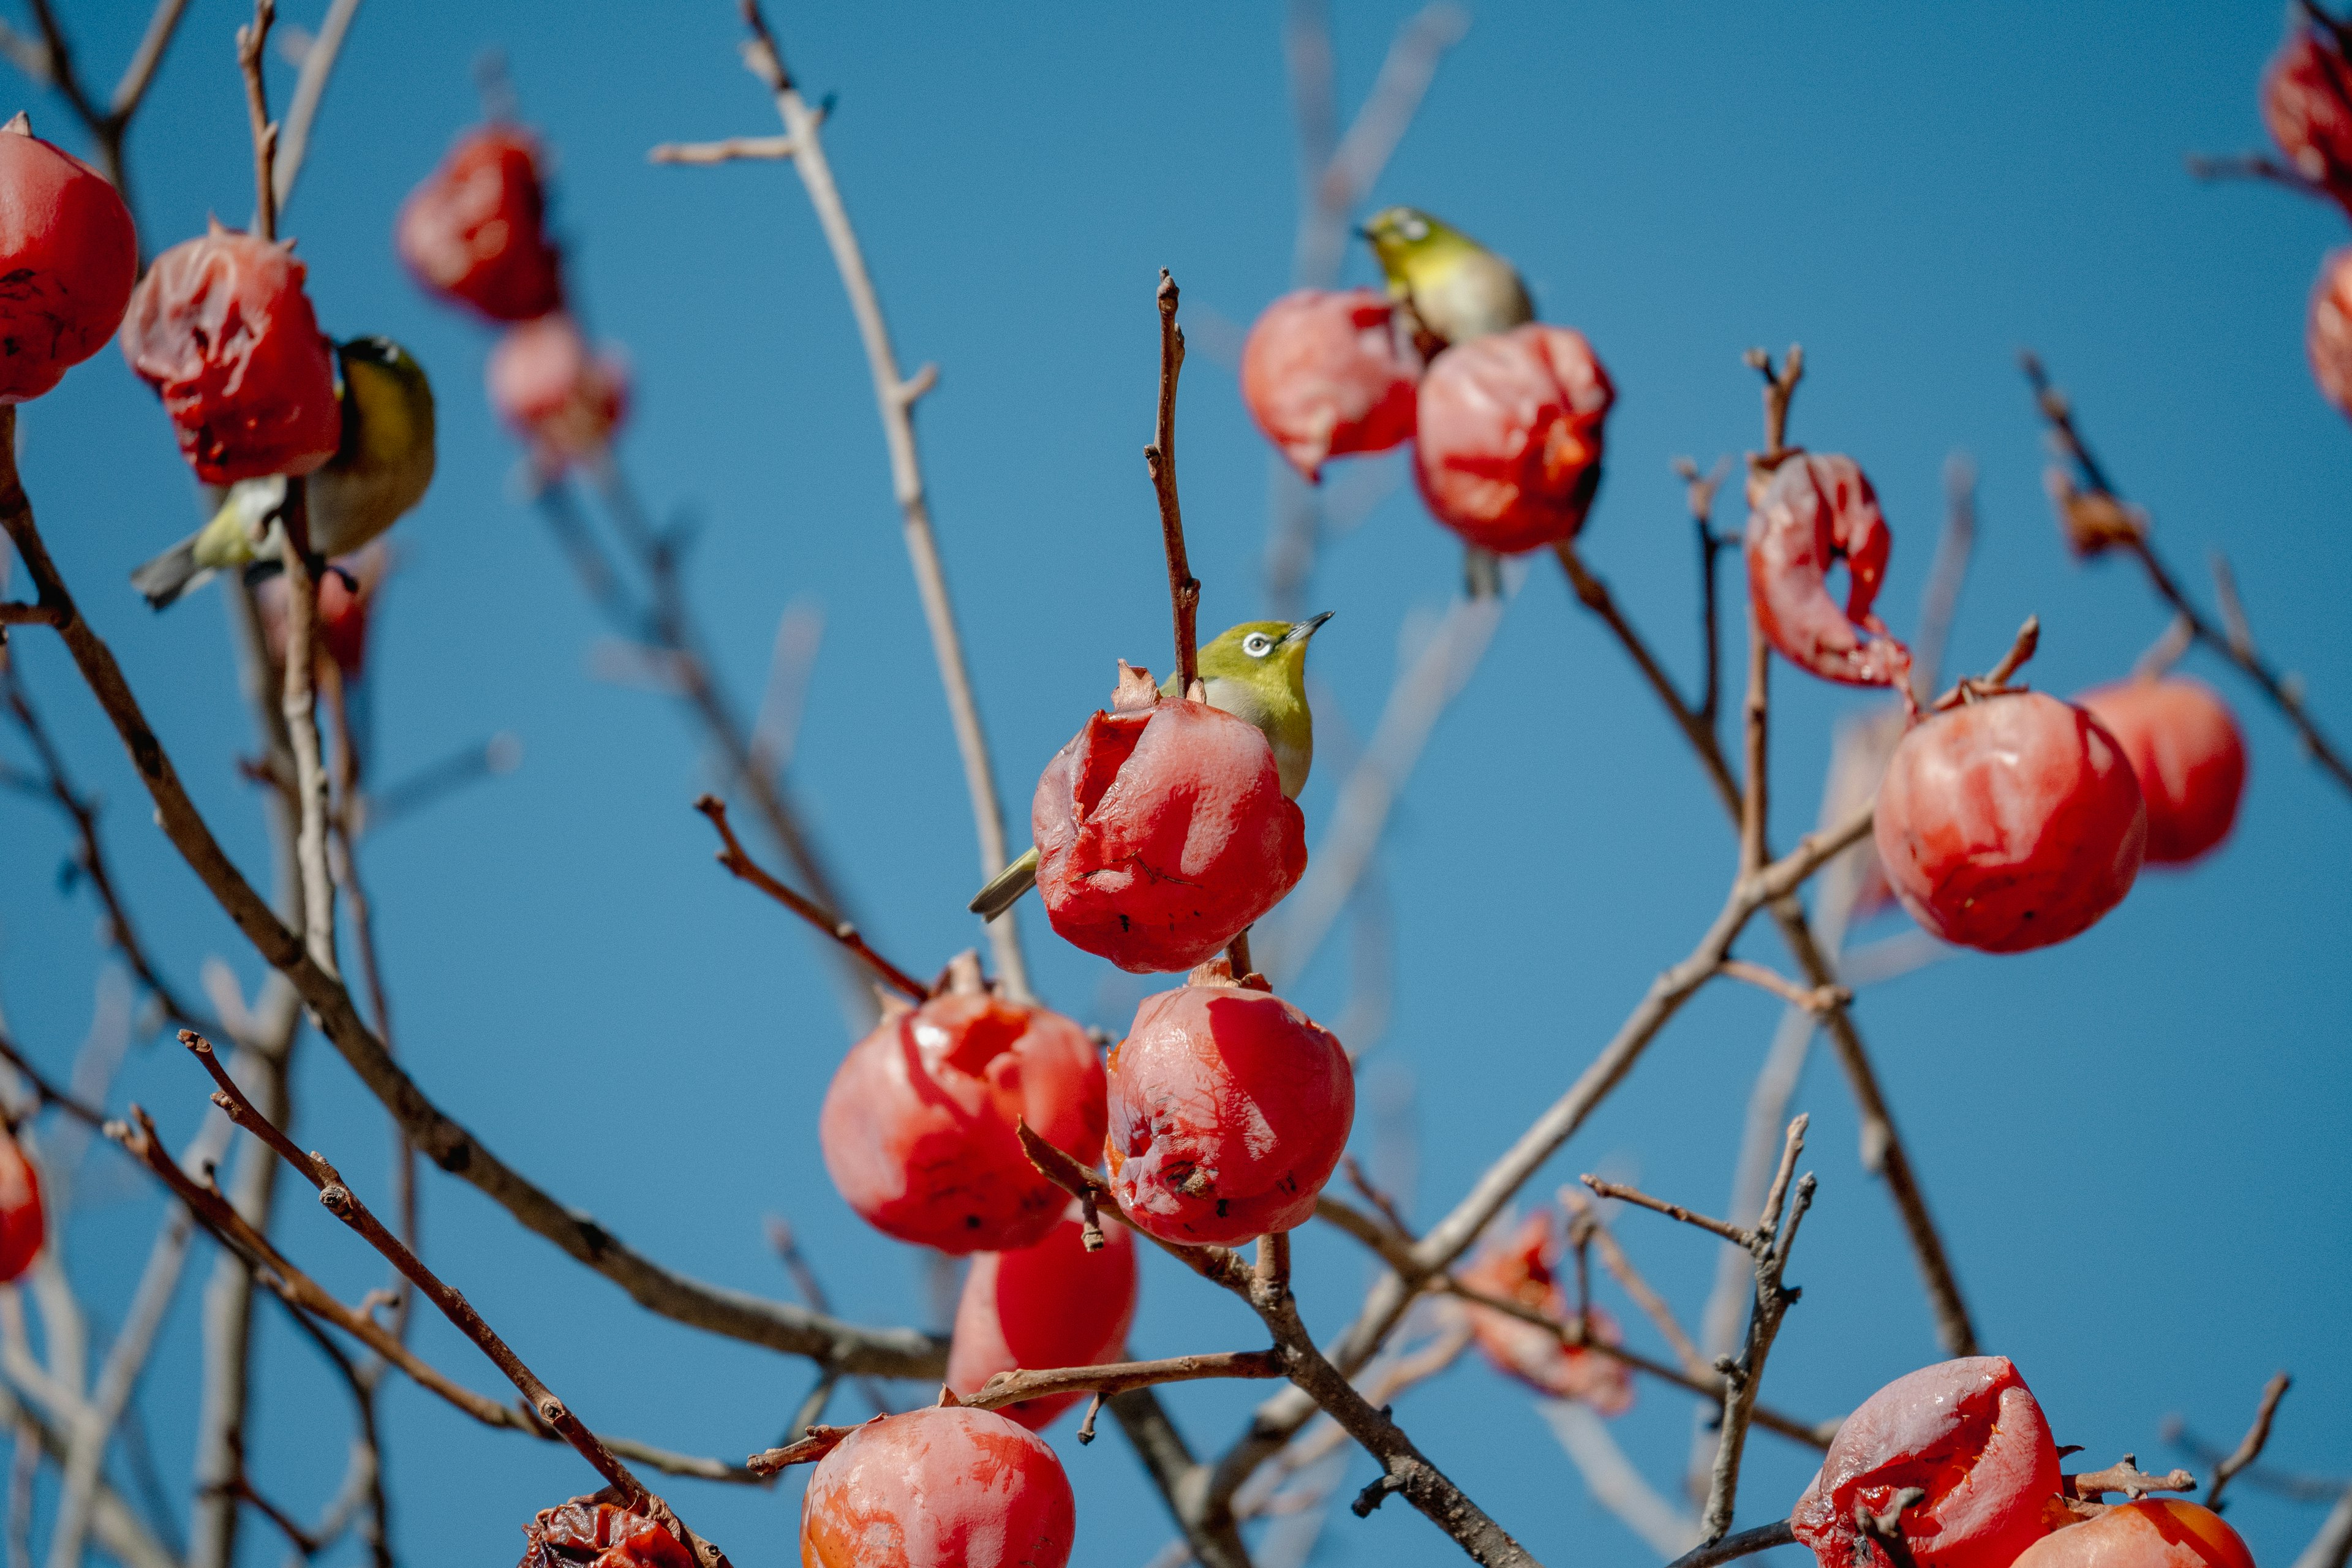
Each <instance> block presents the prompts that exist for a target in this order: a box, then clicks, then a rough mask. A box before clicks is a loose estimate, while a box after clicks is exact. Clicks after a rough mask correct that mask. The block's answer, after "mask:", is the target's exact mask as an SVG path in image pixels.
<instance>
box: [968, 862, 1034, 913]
mask: <svg viewBox="0 0 2352 1568" xmlns="http://www.w3.org/2000/svg"><path fill="white" fill-rule="evenodd" d="M1036 885H1037V851H1036V850H1034V849H1031V850H1030V851H1028V852H1027V853H1026V854H1024V855H1023V856H1022V857H1021V858H1020V859H1018V860H1015V861H1014V862H1013V864H1012V865H1010V866H1007V867H1006V868H1004V869H1003V870H1002V871H999V872H998V873H997V874H996V875H995V876H993V877H991V878H990V879H988V886H986V887H984V888H982V889H981V890H980V891H979V892H977V893H974V894H973V895H972V896H971V912H972V913H973V914H976V915H978V916H979V917H980V918H981V919H982V920H984V921H992V920H994V919H995V918H996V917H997V916H999V915H1001V914H1003V912H1004V911H1005V910H1009V909H1011V908H1012V907H1013V905H1014V904H1016V903H1018V902H1020V901H1021V895H1022V894H1024V893H1025V892H1027V891H1028V890H1029V889H1032V888H1034V887H1035V886H1036Z"/></svg>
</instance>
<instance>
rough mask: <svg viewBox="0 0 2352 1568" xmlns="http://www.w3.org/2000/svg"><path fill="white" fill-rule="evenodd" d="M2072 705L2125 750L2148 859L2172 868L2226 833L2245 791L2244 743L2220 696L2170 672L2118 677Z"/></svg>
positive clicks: (2228, 709) (2236, 724)
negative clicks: (2143, 813) (2142, 814)
mask: <svg viewBox="0 0 2352 1568" xmlns="http://www.w3.org/2000/svg"><path fill="white" fill-rule="evenodd" d="M2075 701H2076V702H2077V703H2078V704H2080V705H2081V706H2082V707H2083V708H2084V709H2086V710H2088V711H2089V712H2090V715H2091V717H2093V718H2094V719H2096V720H2097V721H2099V723H2100V724H2101V725H2102V726H2103V727H2105V730H2106V731H2107V733H2108V734H2110V735H2112V736H2114V737H2115V739H2116V744H2117V745H2118V746H2121V747H2122V748H2123V750H2124V756H2125V758H2126V760H2127V761H2128V762H2129V763H2131V765H2132V773H2133V775H2134V776H2135V777H2137V779H2138V780H2139V793H2140V798H2141V800H2143V801H2144V802H2146V803H2147V858H2148V860H2149V862H2150V863H2151V864H2153V865H2164V866H2177V865H2180V864H2182V863H2184V862H2187V861H2190V860H2194V859H2196V858H2198V857H2199V856H2200V855H2203V854H2204V853H2205V852H2206V851H2208V850H2210V849H2211V848H2213V847H2215V846H2216V845H2218V844H2220V843H2221V840H2222V839H2224V838H2227V837H2229V836H2230V826H2231V824H2232V823H2234V822H2236V821H2237V820H2238V801H2239V797H2240V796H2242V795H2243V794H2244V793H2245V788H2246V742H2245V741H2244V740H2243V739H2242V737H2241V736H2240V735H2239V733H2238V721H2237V720H2236V719H2235V718H2234V717H2233V716H2232V715H2231V712H2230V707H2229V704H2228V703H2226V702H2223V701H2222V700H2221V695H2220V693H2218V692H2216V691H2215V690H2214V689H2212V688H2211V687H2210V686H2208V685H2206V684H2205V683H2204V682H2203V681H2201V680H2191V679H2189V678H2188V677H2187V676H2185V675H2168V676H2166V677H2164V678H2163V679H2155V680H2143V679H2132V680H2119V681H2117V682H2116V683H2115V684H2114V685H2112V686H2102V687H2099V688H2097V689H2095V690H2091V691H2085V692H2084V693H2083V695H2082V696H2080V697H2078V698H2076V699H2075Z"/></svg>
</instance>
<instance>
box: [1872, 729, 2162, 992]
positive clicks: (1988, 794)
mask: <svg viewBox="0 0 2352 1568" xmlns="http://www.w3.org/2000/svg"><path fill="white" fill-rule="evenodd" d="M1873 827H1874V837H1875V839H1876V842H1877V845H1878V858H1879V861H1880V863H1881V864H1882V865H1883V866H1884V867H1885V871H1886V879H1887V881H1888V882H1889V883H1890V884H1891V885H1892V886H1893V887H1894V889H1895V897H1896V898H1898V899H1900V900H1902V901H1903V907H1904V908H1905V909H1906V910H1910V911H1911V918H1912V919H1914V920H1916V921H1918V922H1919V923H1920V924H1921V925H1922V926H1924V927H1926V928H1927V931H1929V932H1931V933H1932V934H1934V935H1936V936H1938V937H1941V938H1942V939H1943V940H1944V941H1946V942H1957V943H1958V944H1959V945H1960V946H1962V947H1973V948H1977V949H1979V950H1980V951H1982V952H2025V951H2026V950H2027V949H2029V948H2036V947H2047V946H2049V945H2050V944H2051V943H2052V942H2064V941H2065V940H2066V939H2067V938H2068V937H2071V936H2075V935H2079V934H2080V933H2081V932H2083V931H2086V930H2088V929H2089V928H2090V927H2091V926H2092V925H2093V924H2095V922H2096V921H2098V919H2099V917H2100V916H2102V915H2104V914H2105V913H2106V912H2107V911H2108V910H2111V909H2113V908H2115V907H2116V904H2118V903H2120V902H2121V901H2122V900H2123V896H2124V895H2125V894H2126V893H2128V892H2129V891H2131V886H2132V882H2133V879H2135V878H2137V876H2138V875H2139V868H2140V861H2141V859H2142V858H2143V857H2144V855H2145V854H2146V851H2147V808H2146V807H2145V806H2144V805H2142V804H2141V802H2140V790H2139V782H2138V780H2137V778H2135V777H2134V776H2133V773H2132V766H2131V763H2130V762H2129V761H2128V760H2126V757H2125V755H2124V751H2123V748H2122V747H2121V746H2119V745H2117V744H2116V739H2115V737H2114V736H2112V735H2110V734H2108V733H2107V731H2105V730H2104V729H2103V728H2101V727H2100V725H2099V721H2097V720H2096V719H2094V718H2093V717H2092V716H2091V715H2090V714H2088V713H2086V712H2084V710H2082V709H2080V708H2076V707H2074V705H2073V704H2071V703H2066V702H2061V701H2059V700H2058V699H2056V698H2054V697H2048V696H2044V695H2043V694H2042V693H2041V692H2038V691H2004V692H1999V693H1996V694H1994V695H1992V696H1990V697H1983V698H1979V699H1978V700H1974V701H1970V702H1966V703H1963V704H1962V705H1961V706H1959V707H1958V708H1954V709H1952V710H1948V711H1947V712H1942V713H1937V714H1934V715H1931V716H1930V717H1929V718H1927V719H1926V720H1924V721H1921V722H1920V723H1919V724H1918V725H1916V727H1915V728H1913V729H1912V731H1910V732H1909V733H1908V734H1906V735H1905V736H1904V737H1903V739H1902V741H1901V742H1899V743H1898V744H1897V745H1896V746H1895V754H1894V756H1893V757H1891V758H1889V759H1888V761H1887V763H1886V776H1885V779H1883V780H1882V781H1881V782H1880V784H1879V786H1878V811H1877V815H1876V819H1875V821H1874V825H1873Z"/></svg>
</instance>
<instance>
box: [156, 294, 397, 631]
mask: <svg viewBox="0 0 2352 1568" xmlns="http://www.w3.org/2000/svg"><path fill="white" fill-rule="evenodd" d="M336 356H337V359H338V360H339V361H340V363H341V369H342V382H343V384H342V388H341V403H342V415H343V431H342V444H341V447H339V448H338V449H337V450H336V452H335V455H334V457H332V458H330V459H329V460H328V461H327V463H326V464H325V466H324V467H322V468H318V469H317V470H315V471H314V472H312V473H311V475H310V479H308V481H307V482H306V485H305V490H306V510H307V512H308V515H309V518H310V548H311V549H312V550H313V551H315V552H318V553H319V554H320V555H324V556H333V555H348V554H350V553H351V552H352V551H354V550H357V549H359V548H360V547H361V546H362V545H364V544H366V543H367V542H369V541H370V540H372V539H373V538H375V537H376V536H377V535H378V534H380V533H382V532H383V531H384V530H385V529H387V528H390V527H391V526H392V525H393V524H394V522H397V521H399V520H400V519H401V517H402V516H403V515H404V513H406V512H407V511H408V510H410V509H411V508H413V507H414V506H415V505H416V503H417V502H418V501H419V500H423V499H424V496H425V489H426V487H427V486H429V485H430V484H431V483H432V482H433V464H434V426H433V387H432V384H430V383H429V382H427V381H426V380H425V372H424V371H423V370H422V369H421V368H419V367H418V365H417V363H416V362H415V360H414V359H412V358H410V357H409V355H408V352H407V351H406V350H405V349H403V348H402V347H401V346H400V345H399V344H397V343H395V342H392V341H391V340H390V339H389V338H354V339H352V341H351V342H347V343H342V344H341V345H339V346H338V347H337V349H336ZM285 499H286V481H285V479H283V478H280V477H277V476H272V477H270V478H268V479H242V480H239V481H238V482H237V483H236V484H234V485H232V486H230V487H229V489H228V493H227V494H226V495H225V496H223V497H222V498H221V504H220V510H217V511H215V513H214V514H213V518H212V521H209V522H207V523H205V526H204V527H203V528H202V529H200V530H198V531H196V532H195V533H194V534H192V535H190V536H189V537H188V538H186V539H184V540H182V541H181V542H179V543H178V544H175V545H173V547H172V548H171V549H169V550H167V551H165V552H163V554H161V555H158V556H157V557H155V559H153V560H152V561H150V562H148V563H146V564H145V565H143V566H142V567H140V568H139V570H137V571H136V572H133V573H132V574H131V584H132V585H133V586H134V587H136V588H137V589H138V590H139V591H140V592H141V593H142V594H144V595H147V602H148V603H149V604H151V605H154V606H155V607H156V608H157V609H159V610H160V609H162V608H163V606H164V605H169V604H170V603H172V602H173V600H174V599H177V598H178V597H179V596H180V595H183V594H184V593H186V592H187V591H188V590H189V589H190V588H193V587H194V586H196V585H197V584H200V583H202V582H203V581H204V580H205V578H206V577H208V576H210V575H211V574H213V573H215V572H220V571H226V570H228V569H230V568H234V567H242V566H250V565H253V564H255V563H257V562H261V563H267V562H268V561H269V560H272V559H274V558H275V556H276V554H277V552H278V541H277V521H278V508H279V507H280V506H281V505H283V504H284V502H285Z"/></svg>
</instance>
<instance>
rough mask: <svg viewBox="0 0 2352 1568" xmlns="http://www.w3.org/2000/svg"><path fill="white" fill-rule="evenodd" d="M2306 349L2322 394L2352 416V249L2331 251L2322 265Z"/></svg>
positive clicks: (2314, 291)
mask: <svg viewBox="0 0 2352 1568" xmlns="http://www.w3.org/2000/svg"><path fill="white" fill-rule="evenodd" d="M2303 346H2304V352H2305V353H2306V354H2307V355H2309V357H2310V359H2311V376H2312V379H2313V380H2314V381H2316V382H2317V383H2319V390H2320V392H2321V393H2322V394H2323V395H2326V398H2327V401H2328V402H2330V403H2332V404H2334V405H2336V408H2337V409H2339V410H2340V411H2341V412H2343V413H2344V414H2345V415H2346V416H2352V246H2345V247H2340V248H2338V249H2336V250H2331V251H2329V252H2328V253H2327V259H2326V260H2325V261H2323V262H2321V263H2320V264H2319V283H2318V286H2317V287H2316V288H2315V289H2313V290H2312V292H2311V321H2310V325H2309V326H2308V327H2307V328H2306V329H2305V332H2304V339H2303Z"/></svg>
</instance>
